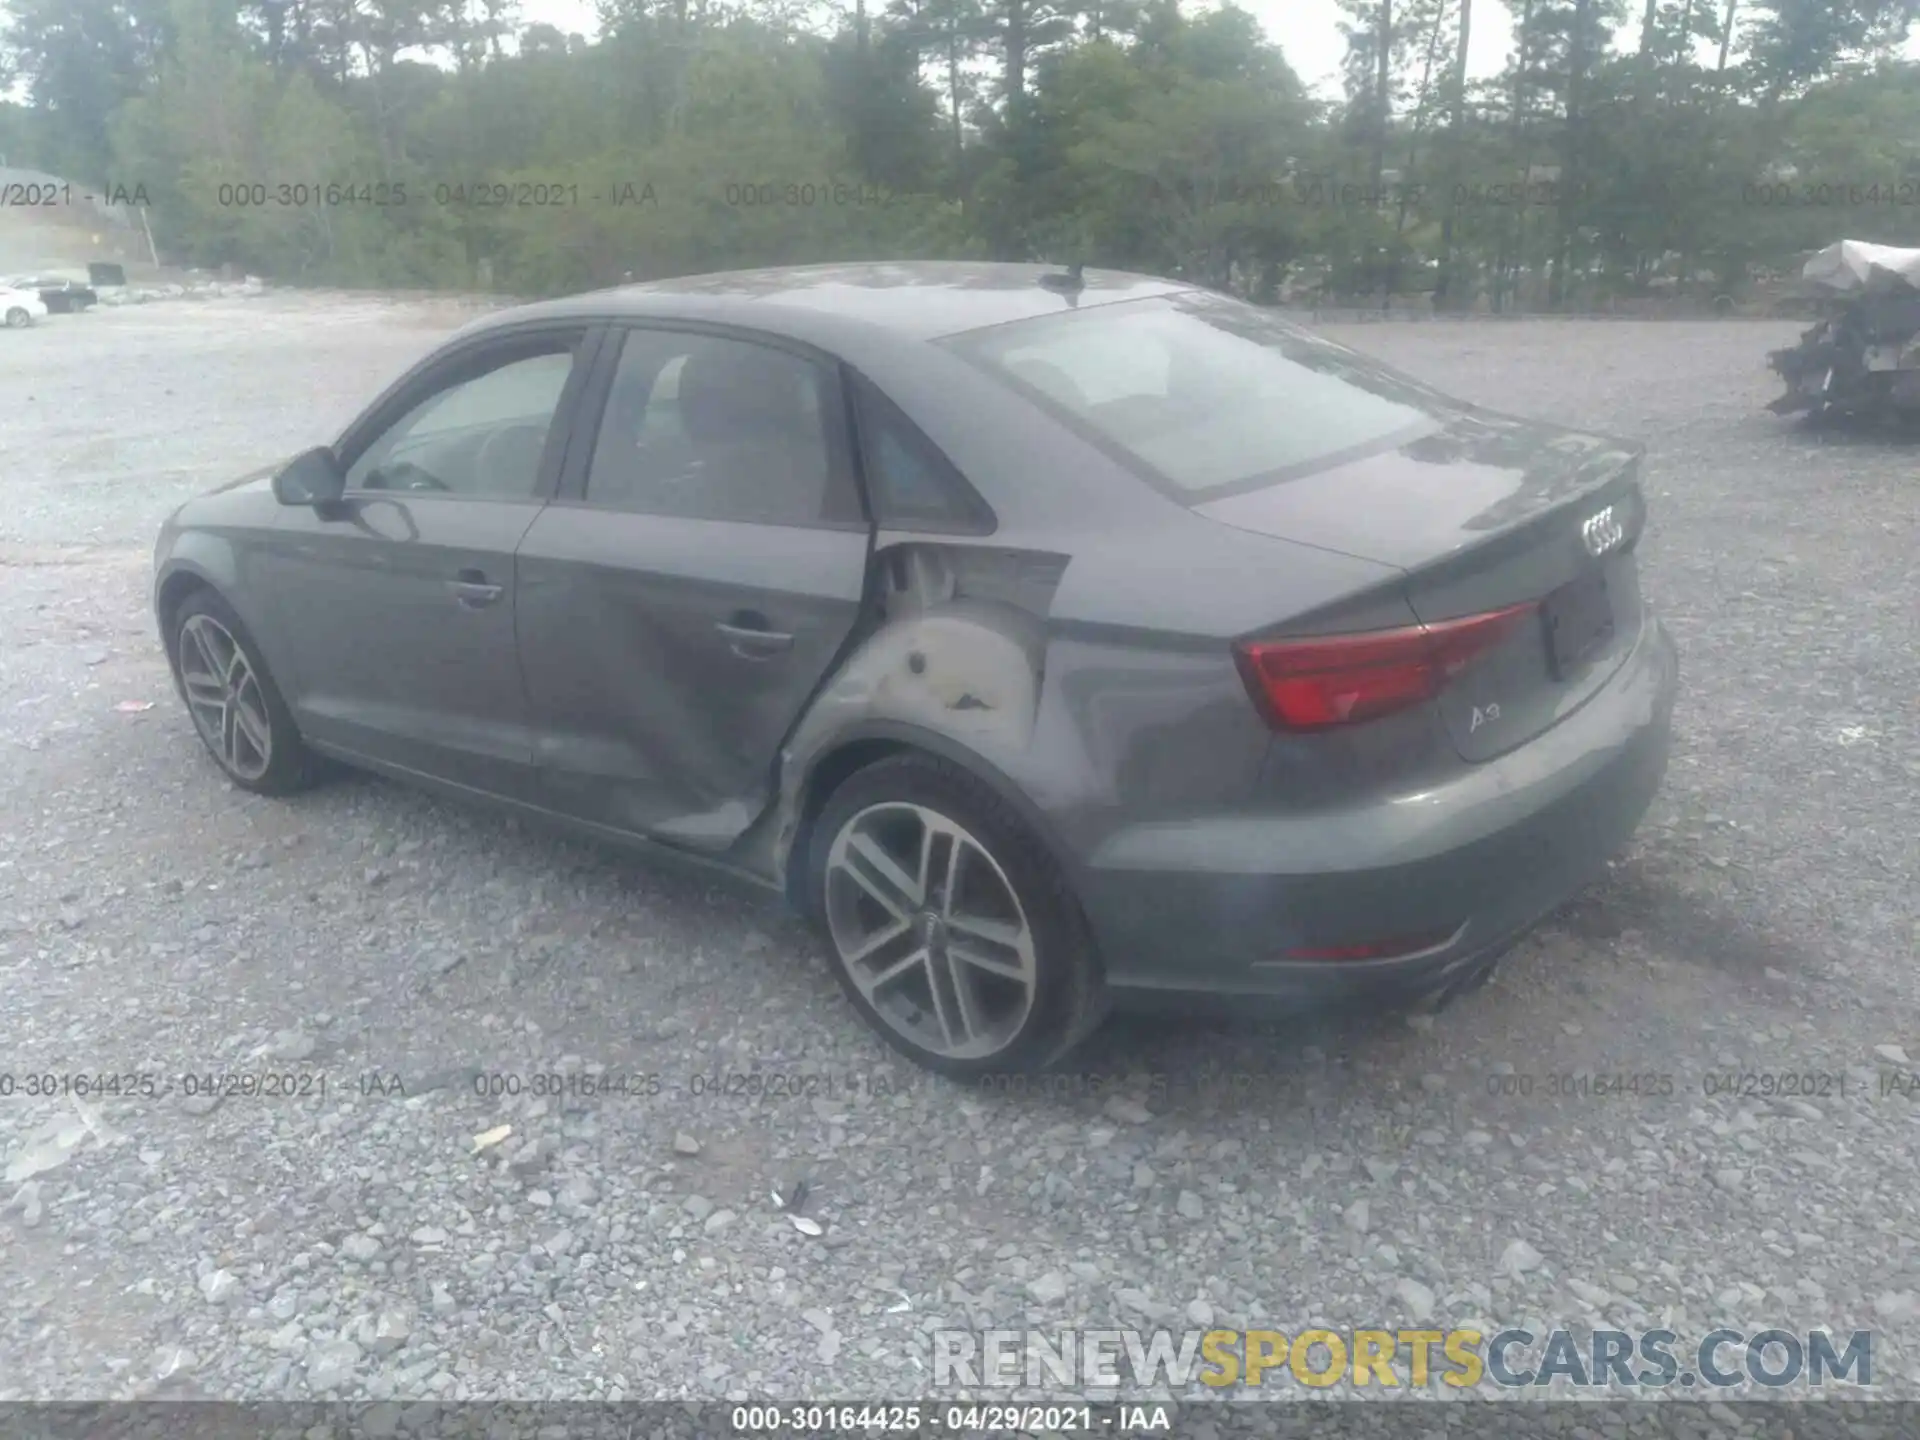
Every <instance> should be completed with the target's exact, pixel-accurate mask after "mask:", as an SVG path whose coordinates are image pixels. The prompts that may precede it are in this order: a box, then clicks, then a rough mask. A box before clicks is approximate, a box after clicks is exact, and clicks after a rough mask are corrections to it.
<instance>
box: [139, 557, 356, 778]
mask: <svg viewBox="0 0 1920 1440" xmlns="http://www.w3.org/2000/svg"><path fill="white" fill-rule="evenodd" d="M173 668H174V675H175V677H176V679H177V680H178V681H179V685H180V693H181V694H182V696H183V697H184V698H185V699H186V702H187V712H188V714H190V715H191V716H192V717H193V728H194V729H195V730H196V731H197V732H198V733H199V736H200V739H201V741H202V742H203V743H204V744H205V745H206V747H207V751H208V753H209V754H211V755H212V756H213V758H214V761H215V762H216V763H217V764H218V765H219V766H220V768H221V769H222V770H224V771H225V772H226V773H227V778H228V779H230V780H232V781H233V783H234V784H236V785H238V786H240V788H241V789H243V790H251V791H253V792H254V793H255V794H256V795H291V794H293V793H294V792H295V791H299V790H305V789H307V788H308V787H310V786H311V785H313V784H314V783H315V782H316V781H317V780H318V779H319V778H320V770H321V767H320V765H319V762H318V759H317V757H315V756H314V755H313V753H312V752H311V751H309V750H308V749H307V747H306V745H305V743H304V742H303V741H302V740H301V738H300V731H299V729H298V727H296V726H295V725H294V723H293V715H292V713H291V712H290V711H289V710H288V709H287V703H286V701H285V700H283V699H282V698H281V697H280V691H279V688H278V687H277V686H276V685H275V684H274V683H273V677H272V676H271V675H270V674H268V673H267V666H266V662H265V661H264V660H262V659H261V658H260V652H259V649H258V647H257V646H255V645H254V643H253V638H252V637H251V636H250V635H248V634H247V629H246V626H244V625H242V624H241V623H240V617H239V616H238V615H236V614H234V612H233V607H232V606H230V605H228V604H227V602H226V601H224V600H222V599H221V598H220V597H219V596H218V595H216V594H215V593H214V592H213V591H211V590H201V591H197V592H196V593H194V594H193V595H190V596H188V597H187V599H186V601H185V602H184V603H183V604H182V605H181V606H180V608H179V609H178V610H177V611H175V612H174V617H173Z"/></svg>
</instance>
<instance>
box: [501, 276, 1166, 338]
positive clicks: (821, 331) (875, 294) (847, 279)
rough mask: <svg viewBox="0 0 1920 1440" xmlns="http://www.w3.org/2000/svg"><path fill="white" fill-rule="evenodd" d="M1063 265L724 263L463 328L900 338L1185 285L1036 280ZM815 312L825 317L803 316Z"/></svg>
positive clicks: (1144, 280)
mask: <svg viewBox="0 0 1920 1440" xmlns="http://www.w3.org/2000/svg"><path fill="white" fill-rule="evenodd" d="M1063 274H1064V272H1063V270H1062V268H1061V267H1059V266H1049V265H1015V264H998V263H991V262H985V261H941V260H933V261H909V262H873V263H860V264H836V265H803V266H786V267H780V268H776V269H767V270H731V271H725V272H721V273H717V274H711V275H690V276H685V277H682V278H679V279H674V280H658V281H653V282H650V283H647V284H639V285H622V286H618V287H616V288H614V289H610V290H595V291H589V292H588V293H586V294H583V295H572V296H568V297H567V298H566V299H563V300H549V301H544V302H541V303H538V304H535V305H529V306H517V307H515V308H513V309H509V310H502V311H497V312H495V313H494V314H492V315H489V316H487V317H486V318H485V319H483V320H480V321H476V322H475V323H474V324H473V325H470V326H468V327H467V331H468V333H473V332H476V331H482V330H489V329H493V328H495V327H497V326H505V325H510V324H514V323H516V322H519V321H522V320H527V319H533V318H563V317H578V318H594V319H611V318H622V317H632V318H635V319H641V318H652V319H685V320H700V321H708V322H713V323H720V324H736V325H741V326H746V327H750V328H755V329H768V330H774V331H777V332H779V333H783V334H787V335H790V336H793V337H794V338H796V339H802V340H806V339H814V340H817V341H818V342H819V343H822V344H825V345H829V346H830V345H831V343H832V338H833V336H834V334H835V332H840V331H842V327H843V326H844V324H845V322H847V321H854V322H858V323H860V324H863V325H866V326H872V327H875V328H877V329H881V330H885V331H889V332H891V333H892V334H893V335H895V336H897V337H899V338H902V339H910V340H937V339H940V338H941V337H943V336H948V335H957V334H960V333H961V332H963V331H967V330H978V329H983V328H985V327H987V326H991V325H1005V324H1010V323H1011V322H1013V321H1016V320H1027V319H1032V318H1035V317H1038V316H1042V315H1055V314H1060V313H1063V312H1066V311H1070V310H1076V309H1086V308H1089V307H1091V306H1096V305H1107V304H1115V303H1118V302H1120V301H1126V300H1141V299H1147V298H1149V297H1152V296H1158V295H1175V294H1179V293H1180V292H1182V291H1184V290H1187V289H1190V288H1191V287H1190V286H1186V285H1182V284H1179V283H1177V282H1174V281H1169V280H1158V279H1154V278H1153V277H1151V276H1147V275H1132V274H1128V273H1126V272H1123V271H1116V270H1086V271H1083V272H1082V274H1081V286H1080V288H1079V289H1078V290H1071V289H1066V290H1063V289H1058V288H1054V287H1051V286H1048V285H1043V284H1042V283H1041V277H1042V276H1047V275H1053V276H1062V275H1063ZM816 316H817V317H819V319H820V320H821V321H823V322H825V324H824V325H815V324H813V323H810V317H816ZM810 331H813V332H817V333H812V334H810V333H809V332H810Z"/></svg>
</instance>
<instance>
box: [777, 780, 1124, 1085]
mask: <svg viewBox="0 0 1920 1440" xmlns="http://www.w3.org/2000/svg"><path fill="white" fill-rule="evenodd" d="M809 849H810V854H809V857H808V864H809V873H808V885H809V899H810V900H811V902H812V904H813V908H814V910H815V913H816V915H817V917H818V918H819V919H820V921H821V923H822V924H823V926H824V928H825V930H826V932H827V940H828V944H829V946H830V948H831V950H832V952H833V962H834V973H835V976H836V977H837V978H838V979H839V981H840V984H841V987H842V988H843V989H844V990H845V991H846V993H847V996H848V998H849V999H850V1000H852V1002H853V1004H854V1007H855V1008H856V1009H857V1010H859V1011H860V1013H861V1015H862V1017H863V1018H864V1019H865V1020H866V1021H867V1023H868V1024H869V1025H871V1026H872V1027H873V1028H874V1029H875V1030H876V1031H878V1032H879V1034H880V1035H881V1036H882V1038H884V1039H885V1040H886V1041H887V1042H888V1043H889V1044H891V1045H892V1046H893V1047H894V1048H895V1049H897V1050H899V1051H901V1052H902V1053H903V1054H905V1055H907V1056H908V1057H909V1058H911V1059H912V1060H914V1061H915V1062H916V1063H917V1064H919V1065H921V1066H923V1067H925V1068H926V1069H929V1070H933V1071H936V1072H938V1073H940V1074H943V1075H948V1076H951V1077H953V1078H955V1079H977V1078H980V1077H983V1076H987V1075H993V1074H1004V1073H1018V1072H1031V1071H1037V1070H1044V1069H1047V1068H1050V1067H1052V1066H1054V1065H1057V1064H1058V1063H1059V1062H1060V1061H1062V1060H1064V1059H1065V1058H1066V1057H1067V1056H1068V1055H1069V1054H1070V1053H1071V1052H1072V1051H1073V1050H1074V1049H1075V1048H1076V1047H1077V1046H1078V1045H1079V1044H1080V1043H1081V1042H1082V1041H1083V1040H1085V1039H1086V1038H1087V1037H1088V1036H1089V1035H1091V1034H1092V1033H1093V1031H1094V1030H1095V1029H1097V1028H1098V1026H1099V1023H1100V1021H1101V1019H1102V1018H1103V1017H1104V1016H1105V1014H1106V1008H1107V1005H1106V991H1105V987H1104V985H1103V984H1102V981H1101V977H1100V972H1099V966H1098V963H1097V961H1096V959H1095V957H1094V953H1093V942H1092V937H1091V935H1090V934H1089V932H1088V929H1087V924H1086V921H1085V919H1084V917H1083V916H1082V914H1081V912H1080V907H1079V904H1078V903H1077V901H1075V899H1074V898H1073V896H1072V894H1071V893H1070V891H1069V890H1068V887H1067V884H1066V880H1065V878H1064V876H1063V875H1062V874H1061V871H1060V868H1059V866H1058V865H1057V864H1056V863H1055V862H1054V860H1053V857H1052V856H1051V855H1050V854H1048V852H1047V850H1046V848H1045V847H1044V846H1043V845H1042V844H1041V843H1040V841H1039V840H1038V839H1037V838H1036V837H1035V836H1034V834H1033V833H1032V831H1031V830H1029V829H1028V827H1027V826H1026V825H1025V824H1024V823H1023V822H1022V820H1021V819H1020V817H1019V816H1018V815H1016V814H1015V813H1014V812H1013V811H1012V809H1011V808H1010V807H1008V806H1007V805H1006V804H1005V803H1004V802H1003V801H1002V800H1000V798H999V797H998V796H996V795H995V794H993V792H992V791H991V790H989V789H988V788H987V787H986V786H984V785H982V784H980V783H979V782H978V781H976V780H975V779H974V778H973V777H972V776H970V775H968V774H966V773H965V772H964V771H962V770H959V769H957V768H956V767H954V766H952V765H949V764H947V763H945V762H943V761H940V760H936V759H934V758H932V757H931V756H922V755H901V756H895V757H892V758H890V759H887V760H882V761H880V762H879V763H877V764H875V765H872V766H870V767H869V768H867V769H865V770H862V771H860V772H858V773H857V774H855V775H854V776H853V777H852V778H851V779H849V780H847V781H846V782H845V783H844V784H842V785H841V787H840V788H839V789H838V790H837V791H835V792H834V794H833V796H832V798H831V799H830V800H829V801H828V802H827V805H826V809H825V811H824V812H823V813H822V815H821V817H820V821H819V824H818V825H817V826H816V827H815V828H814V831H813V840H812V844H811V845H810V847H809Z"/></svg>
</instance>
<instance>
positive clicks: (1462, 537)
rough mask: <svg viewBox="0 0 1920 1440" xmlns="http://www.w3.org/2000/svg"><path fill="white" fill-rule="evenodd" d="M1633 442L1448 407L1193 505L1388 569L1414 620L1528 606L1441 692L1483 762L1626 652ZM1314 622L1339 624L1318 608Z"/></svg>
mask: <svg viewBox="0 0 1920 1440" xmlns="http://www.w3.org/2000/svg"><path fill="white" fill-rule="evenodd" d="M1643 453H1644V447H1643V446H1640V445H1637V444H1634V443H1632V442H1628V441H1622V440H1617V439H1612V438H1609V437H1606V436H1600V435H1593V434H1588V433H1585V432H1582V431H1577V430H1568V429H1565V428H1562V427H1559V426H1552V425H1544V424H1539V423H1537V422H1533V421H1526V420H1518V419H1514V418H1511V417H1508V416H1503V415H1497V414H1492V413H1490V412H1487V411H1482V410H1463V411H1462V412H1460V413H1459V414H1457V415H1454V416H1449V417H1447V418H1446V419H1445V420H1444V421H1441V422H1438V423H1436V424H1435V425H1434V427H1433V428H1432V429H1431V430H1430V431H1428V432H1427V433H1426V434H1423V435H1421V436H1419V437H1418V438H1416V439H1413V440H1411V441H1407V442H1405V443H1402V444H1398V445H1393V446H1388V447H1382V448H1379V449H1376V450H1373V451H1370V452H1369V453H1366V454H1363V455H1360V456H1358V457H1354V458H1347V459H1345V460H1343V461H1341V462H1340V463H1337V464H1334V465H1330V466H1327V467H1323V468H1318V469H1315V470H1313V471H1312V472H1310V473H1306V474H1297V475H1295V476H1294V477H1293V478H1290V479H1284V480H1281V481H1278V482H1277V483H1274V484H1270V485H1266V486H1262V487H1259V488H1257V489H1250V490H1244V491H1241V492H1240V493H1238V494H1233V495H1228V496H1224V497H1222V498H1219V499H1214V500H1210V501H1205V502H1203V503H1201V504H1199V505H1198V506H1196V507H1195V508H1196V509H1197V510H1198V512H1199V513H1200V514H1202V515H1205V516H1207V517H1208V518H1210V519H1213V520H1215V521H1218V522H1220V523H1222V524H1225V525H1231V526H1234V527H1235V528H1238V529H1243V530H1252V531H1256V532H1258V533H1261V534H1266V535H1274V536H1279V537H1284V538H1285V539H1288V540H1293V541H1297V542H1300V543H1304V544H1309V545H1315V546H1319V547H1322V548H1325V549H1329V550H1337V551H1341V552H1343V553H1345V554H1349V555H1353V556H1356V557H1359V558H1363V559H1368V560H1374V561H1380V562H1384V563H1387V564H1391V565H1395V566H1398V567H1399V568H1400V569H1402V570H1403V571H1405V572H1406V580H1405V582H1404V593H1405V597H1406V600H1407V603H1408V605H1409V606H1410V607H1411V609H1412V611H1413V613H1414V614H1415V615H1416V616H1417V617H1418V618H1419V619H1420V620H1421V621H1422V622H1425V623H1429V624H1431V623H1435V622H1438V621H1442V620H1451V619H1455V618H1458V617H1460V616H1466V615H1476V614H1482V613H1485V612H1488V611H1492V610H1499V609H1503V608H1505V607H1507V606H1513V605H1522V604H1532V605H1539V606H1541V610H1540V611H1539V612H1538V613H1532V614H1529V615H1527V616H1526V617H1525V619H1524V621H1523V622H1522V623H1520V624H1517V625H1516V626H1515V627H1514V629H1513V631H1512V633H1511V634H1510V635H1509V636H1508V637H1507V638H1506V639H1505V640H1504V641H1503V642H1502V643H1500V644H1499V645H1498V646H1496V647H1495V648H1494V649H1493V650H1491V651H1489V652H1488V653H1487V654H1485V655H1483V656H1482V657H1480V658H1479V659H1478V660H1477V661H1475V662H1474V663H1473V664H1472V665H1471V666H1470V667H1469V668H1468V669H1466V670H1465V671H1464V672H1463V673H1462V674H1461V675H1459V676H1458V677H1457V678H1456V679H1455V680H1454V681H1453V683H1451V684H1450V685H1448V686H1447V688H1446V689H1445V690H1444V691H1443V692H1442V693H1441V696H1440V699H1439V702H1438V704H1439V709H1440V712H1441V715H1442V717H1443V718H1444V720H1445V722H1446V726H1447V730H1448V732H1449V734H1450V736H1451V737H1452V740H1453V742H1454V745H1455V748H1456V749H1457V750H1458V751H1459V753H1460V754H1461V756H1462V757H1463V758H1465V759H1468V760H1475V761H1478V760H1489V759H1492V758H1493V757H1495V756H1496V755H1500V754H1504V753H1505V752H1506V751H1508V750H1511V749H1513V748H1514V747H1515V746H1518V745H1521V744H1523V743H1525V742H1526V741H1527V740H1529V739H1531V738H1533V737H1534V736H1535V735H1538V734H1540V733H1541V732H1543V731H1545V730H1547V729H1549V728H1551V727H1552V726H1553V725H1555V724H1557V723H1558V722H1559V721H1560V720H1562V719H1564V718H1565V717H1566V716H1567V715H1569V714H1571V713H1572V712H1573V711H1574V710H1576V709H1577V708H1579V706H1580V705H1581V704H1582V703H1583V702H1584V701H1586V700H1587V699H1588V698H1589V697H1590V696H1591V695H1592V694H1593V692H1594V691H1595V690H1597V689H1598V688H1599V687H1600V686H1601V685H1603V684H1605V683H1606V680H1607V678H1608V677H1609V676H1611V675H1612V674H1613V672H1614V671H1615V670H1616V669H1617V668H1618V667H1619V665H1620V663H1621V661H1622V660H1624V659H1625V658H1626V656H1627V654H1628V652H1629V651H1630V650H1631V649H1632V648H1633V643H1634V640H1635V638H1636V637H1637V636H1638V634H1639V631H1640V627H1641V623H1642V613H1641V602H1640V587H1639V578H1638V574H1637V570H1636V566H1635V560H1634V547H1635V544H1636V542H1637V541H1638V539H1639V536H1640V531H1641V528H1642V525H1643V524H1644V521H1645V504H1644V501H1643V499H1642V496H1641V493H1640V484H1639V468H1640V457H1641V455H1642V454H1643ZM1318 628H1321V629H1322V631H1323V633H1332V632H1335V631H1338V630H1341V629H1343V628H1352V627H1350V626H1343V625H1342V624H1341V623H1340V622H1339V619H1338V618H1337V617H1335V616H1329V617H1327V620H1326V623H1325V624H1324V625H1323V626H1321V627H1318ZM1556 636H1557V638H1556Z"/></svg>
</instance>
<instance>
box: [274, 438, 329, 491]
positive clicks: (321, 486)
mask: <svg viewBox="0 0 1920 1440" xmlns="http://www.w3.org/2000/svg"><path fill="white" fill-rule="evenodd" d="M346 488H347V476H346V472H345V471H343V470H342V469H341V468H340V461H339V459H338V458H337V457H336V456H335V455H334V453H333V450H332V448H331V447H330V446H326V445H322V446H320V447H319V448H317V449H314V450H308V451H305V452H303V453H302V454H299V455H296V456H294V457H293V459H292V460H290V461H288V462H287V464H286V467H285V468H284V469H282V470H281V472H280V473H279V474H278V475H276V476H274V477H273V498H274V499H276V500H278V501H279V502H280V503H281V504H282V505H329V504H332V503H333V502H334V501H336V500H338V499H339V498H340V497H341V496H342V495H343V494H345V493H346Z"/></svg>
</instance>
